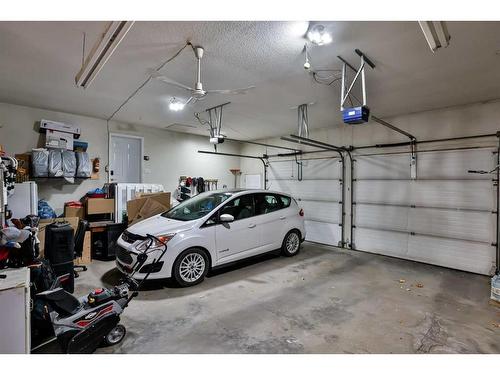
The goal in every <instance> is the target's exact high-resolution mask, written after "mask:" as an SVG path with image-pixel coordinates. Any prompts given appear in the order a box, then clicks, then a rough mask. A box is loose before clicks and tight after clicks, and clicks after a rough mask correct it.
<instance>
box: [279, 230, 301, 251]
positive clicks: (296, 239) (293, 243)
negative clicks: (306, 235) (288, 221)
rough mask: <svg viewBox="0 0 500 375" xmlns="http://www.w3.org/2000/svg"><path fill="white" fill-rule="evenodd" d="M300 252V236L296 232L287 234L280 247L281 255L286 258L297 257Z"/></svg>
mask: <svg viewBox="0 0 500 375" xmlns="http://www.w3.org/2000/svg"><path fill="white" fill-rule="evenodd" d="M299 250H300V234H299V232H297V231H296V230H292V231H290V232H288V233H287V235H286V236H285V238H284V239H283V244H282V245H281V253H282V254H283V255H285V256H287V257H292V256H294V255H297V254H298V253H299Z"/></svg>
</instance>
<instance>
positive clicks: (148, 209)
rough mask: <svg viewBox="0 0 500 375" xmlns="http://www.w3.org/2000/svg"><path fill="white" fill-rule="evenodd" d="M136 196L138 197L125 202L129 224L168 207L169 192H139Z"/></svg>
mask: <svg viewBox="0 0 500 375" xmlns="http://www.w3.org/2000/svg"><path fill="white" fill-rule="evenodd" d="M137 196H138V198H136V199H132V200H130V201H128V202H127V215H128V222H129V224H135V223H138V222H139V221H141V220H144V219H147V218H148V217H151V216H154V215H158V214H161V213H162V212H165V211H168V210H169V209H170V193H151V194H144V193H141V194H138V195H137Z"/></svg>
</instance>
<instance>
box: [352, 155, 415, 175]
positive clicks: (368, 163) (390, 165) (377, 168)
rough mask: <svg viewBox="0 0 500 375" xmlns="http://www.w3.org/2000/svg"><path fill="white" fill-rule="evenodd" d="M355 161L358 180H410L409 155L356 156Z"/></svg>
mask: <svg viewBox="0 0 500 375" xmlns="http://www.w3.org/2000/svg"><path fill="white" fill-rule="evenodd" d="M355 159H356V164H355V172H354V173H355V176H356V178H365V179H378V178H381V179H384V178H391V179H398V178H400V179H404V178H410V156H409V155H376V156H367V157H363V156H356V157H355Z"/></svg>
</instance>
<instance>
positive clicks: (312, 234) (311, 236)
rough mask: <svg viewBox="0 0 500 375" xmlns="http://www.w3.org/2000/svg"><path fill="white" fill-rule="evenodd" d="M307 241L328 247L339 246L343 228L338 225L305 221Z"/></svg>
mask: <svg viewBox="0 0 500 375" xmlns="http://www.w3.org/2000/svg"><path fill="white" fill-rule="evenodd" d="M305 226H306V232H307V234H306V240H308V241H313V242H318V243H322V244H326V245H332V246H338V243H339V242H340V241H341V227H340V226H339V225H338V224H331V223H322V222H316V221H312V220H306V221H305Z"/></svg>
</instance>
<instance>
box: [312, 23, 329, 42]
mask: <svg viewBox="0 0 500 375" xmlns="http://www.w3.org/2000/svg"><path fill="white" fill-rule="evenodd" d="M307 38H308V39H309V40H310V41H311V43H314V44H316V45H318V46H322V45H325V44H329V43H331V42H332V36H331V35H330V33H329V32H328V31H327V30H326V29H325V26H323V25H320V24H316V25H314V26H313V27H312V28H311V29H310V30H309V31H308V32H307Z"/></svg>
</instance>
